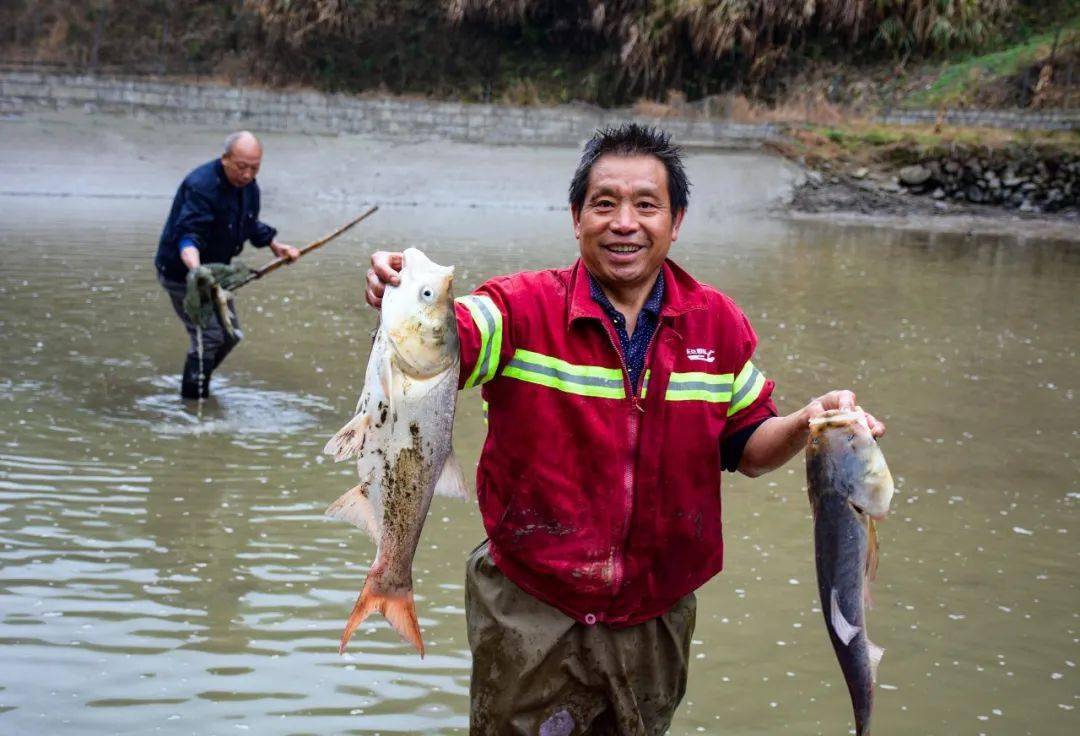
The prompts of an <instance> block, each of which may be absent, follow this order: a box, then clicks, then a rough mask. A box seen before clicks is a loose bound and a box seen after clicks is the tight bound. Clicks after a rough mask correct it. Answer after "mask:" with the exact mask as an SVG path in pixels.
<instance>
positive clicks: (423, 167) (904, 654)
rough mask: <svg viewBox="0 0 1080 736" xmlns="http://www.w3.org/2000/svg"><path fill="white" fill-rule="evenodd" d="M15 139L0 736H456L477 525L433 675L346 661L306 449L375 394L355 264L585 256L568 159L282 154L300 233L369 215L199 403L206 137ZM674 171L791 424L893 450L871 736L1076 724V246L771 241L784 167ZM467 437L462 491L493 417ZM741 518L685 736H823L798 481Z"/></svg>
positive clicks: (491, 262)
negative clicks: (255, 735) (569, 193)
mask: <svg viewBox="0 0 1080 736" xmlns="http://www.w3.org/2000/svg"><path fill="white" fill-rule="evenodd" d="M0 131H2V132H3V135H2V136H0V141H2V142H0V162H3V166H2V167H0V192H2V193H0V332H2V335H3V340H2V342H0V358H2V360H3V365H4V371H3V372H2V373H0V407H2V410H3V416H4V420H5V421H4V422H3V423H2V424H0V733H4V734H7V733H13V734H22V733H65V734H68V733H71V734H82V733H88V734H89V733H93V734H99V733H167V734H225V733H234V732H237V731H247V730H251V731H259V732H264V733H266V732H269V733H283V734H284V733H447V734H449V733H464V732H465V730H466V728H467V720H468V699H467V692H468V671H469V653H468V647H467V645H466V641H465V623H464V612H463V600H462V597H463V586H462V583H463V579H464V558H465V556H466V554H467V553H468V551H469V550H470V549H471V548H472V547H473V546H474V545H475V544H477V543H478V542H479V541H481V539H482V537H483V533H482V529H481V525H480V521H479V515H478V512H477V510H476V509H475V506H474V505H473V504H463V503H455V502H452V501H447V500H445V499H436V501H435V503H434V505H433V509H432V513H431V517H430V519H429V521H428V526H427V528H426V530H425V535H424V537H423V539H422V540H421V548H420V550H419V553H418V558H417V562H416V588H417V604H418V606H417V607H418V610H419V613H420V616H421V625H422V627H423V629H424V637H425V642H426V644H427V647H428V655H427V657H426V658H425V659H423V660H420V659H419V658H418V657H417V656H416V655H415V653H414V652H413V651H412V649H411V648H410V647H409V646H408V645H407V644H404V643H403V642H401V641H400V640H399V639H398V637H397V636H396V635H395V634H394V633H393V632H392V631H390V630H389V629H388V628H387V626H386V625H385V624H384V623H383V621H382V620H373V621H371V622H369V623H366V624H365V625H364V626H363V627H361V629H360V631H359V632H358V635H357V637H356V638H355V639H354V640H353V644H352V645H351V646H350V650H349V653H348V654H347V655H345V656H344V657H339V656H338V654H337V639H338V636H339V634H340V629H341V626H342V624H343V622H344V619H345V616H346V615H347V613H348V611H349V609H350V607H351V605H352V602H353V600H354V599H355V595H356V591H357V590H358V588H359V586H360V585H361V583H362V581H363V578H364V573H365V570H366V565H367V564H368V562H369V561H370V560H371V558H372V556H373V549H372V545H371V544H370V543H369V542H368V541H367V540H366V538H365V537H363V535H362V533H361V532H359V531H358V530H355V529H351V528H348V527H346V526H345V525H343V524H340V523H338V522H333V521H329V520H326V519H324V518H323V517H322V509H323V508H325V506H326V505H327V504H328V503H329V502H330V501H332V500H333V499H334V498H336V497H337V496H338V495H339V494H340V493H341V492H342V491H343V490H345V489H346V488H348V487H350V486H351V485H352V483H353V472H354V471H353V470H352V468H351V467H350V466H349V465H348V464H342V465H334V464H333V463H331V462H329V461H328V460H327V459H326V458H324V457H323V456H322V455H321V454H320V449H321V447H322V445H323V444H324V442H325V440H326V439H327V437H328V436H329V435H330V434H332V433H333V432H334V431H336V429H337V428H338V427H339V426H340V425H341V424H343V423H344V422H345V421H346V420H347V419H348V417H349V416H350V413H351V409H352V407H353V404H354V402H355V399H356V395H357V393H358V391H359V389H360V385H361V383H362V380H363V369H364V364H365V360H366V351H367V345H368V340H369V335H370V331H371V329H372V327H373V326H374V323H375V316H374V314H373V313H372V312H371V311H370V310H368V309H366V308H364V307H363V306H362V305H361V285H360V278H361V273H362V264H363V262H364V261H365V259H366V254H367V253H369V252H370V251H371V250H373V249H375V248H401V247H405V246H408V245H414V246H418V247H421V248H423V249H425V250H426V251H427V252H428V253H429V254H430V255H431V256H432V257H433V258H434V259H435V260H436V261H439V262H444V263H453V264H455V265H456V266H457V267H458V277H457V283H458V284H459V285H460V286H461V287H462V288H471V287H472V286H474V285H476V284H478V283H479V282H481V281H482V280H483V279H485V278H487V277H489V276H492V275H496V274H500V273H506V272H509V271H515V270H521V269H526V268H538V267H545V266H556V265H562V264H565V263H568V262H569V261H570V260H571V259H572V258H573V256H574V253H575V246H574V243H573V240H572V239H571V237H570V227H569V215H568V213H567V212H566V211H565V210H564V209H562V202H563V198H564V192H565V186H566V183H567V181H568V178H569V175H570V172H571V169H572V167H573V164H574V160H575V152H574V151H572V150H569V149H558V148H550V149H524V148H481V147H472V146H464V145H451V144H446V143H430V142H423V141H417V142H410V143H407V144H402V143H400V142H379V141H364V140H358V139H352V138H340V139H338V138H328V137H321V138H320V137H299V136H298V137H286V136H270V137H268V138H267V141H266V143H267V156H266V160H265V162H264V171H263V173H262V175H261V176H260V181H261V182H262V183H263V189H264V214H265V219H267V220H268V221H270V222H272V223H273V224H275V225H277V226H278V227H279V228H280V229H281V236H282V237H283V238H285V239H287V240H289V241H290V242H294V243H297V244H299V243H300V242H302V241H304V240H309V239H314V238H315V237H317V236H319V235H321V234H322V233H324V232H327V231H330V230H332V229H333V228H334V227H336V226H337V225H338V224H340V223H341V222H344V221H346V220H347V219H349V218H350V217H351V216H354V214H355V213H357V212H359V211H360V209H361V208H362V207H363V206H364V205H366V204H367V203H370V202H375V203H379V204H380V205H381V206H382V210H381V211H380V212H379V213H378V214H377V215H376V216H375V217H373V218H371V219H370V220H368V221H367V222H365V223H363V224H362V225H361V226H359V227H358V228H357V229H356V230H355V231H354V232H353V233H350V234H349V235H348V236H346V237H345V238H343V239H342V240H341V241H339V242H336V243H334V244H333V245H330V246H327V247H326V248H325V249H324V250H323V251H320V253H319V254H318V255H317V256H315V257H313V258H311V259H309V260H305V261H304V262H302V263H300V264H298V265H296V266H293V267H290V268H289V269H286V270H284V271H282V272H280V273H278V274H275V275H274V276H273V277H272V278H271V279H267V280H266V281H264V282H260V283H256V284H253V285H252V286H250V287H247V288H245V289H244V290H243V291H242V292H241V293H240V295H239V297H238V300H239V301H238V305H239V311H240V312H241V319H242V320H243V323H244V326H245V334H246V335H247V339H246V341H245V342H244V343H243V344H242V345H241V346H240V347H238V348H237V350H236V351H235V352H234V353H233V354H232V355H231V356H230V357H229V360H228V361H227V362H226V364H225V366H224V368H223V369H222V371H221V372H220V373H219V375H217V376H215V378H214V386H213V390H214V392H215V397H214V398H213V399H211V400H209V401H208V402H205V403H204V404H203V406H202V407H201V409H195V408H192V407H186V406H184V405H183V404H182V403H181V401H180V400H179V398H178V396H177V388H178V375H177V374H178V373H179V370H180V368H181V365H182V362H183V351H184V349H185V345H186V337H185V336H184V334H183V330H182V328H181V327H180V325H179V323H178V321H177V320H176V318H175V316H174V315H173V314H172V311H171V308H170V306H169V304H168V300H167V298H166V296H165V294H164V293H163V292H162V290H161V289H160V287H159V286H158V285H157V283H156V282H155V280H154V277H153V268H152V265H151V261H152V256H153V250H154V247H155V245H156V240H157V235H158V233H159V231H160V227H161V223H162V221H163V218H164V216H165V214H166V212H167V209H168V204H169V198H170V197H171V195H172V190H173V187H174V186H175V184H176V182H177V181H178V180H179V178H180V177H181V176H182V175H183V173H184V172H185V171H186V170H187V169H188V168H190V167H192V166H194V165H196V164H198V163H200V162H201V161H202V160H205V159H207V158H210V157H211V156H212V155H213V154H214V150H215V147H216V145H217V141H218V139H219V138H220V137H222V134H223V132H222V131H216V130H215V131H210V130H202V129H181V128H162V127H161V126H153V125H151V124H149V123H140V122H132V121H122V120H117V119H114V118H107V117H88V118H78V117H76V118H65V119H49V120H46V121H44V123H41V124H37V123H34V122H33V121H27V120H11V121H3V122H0ZM689 166H690V174H691V178H692V179H693V181H694V182H695V189H694V192H693V195H692V206H691V212H690V216H689V217H688V221H687V223H686V226H685V227H684V230H683V234H682V237H680V239H679V241H678V243H677V244H676V245H675V248H674V250H673V252H672V254H673V257H675V258H676V260H678V261H679V262H680V263H681V264H682V265H684V266H685V267H686V268H688V269H689V270H690V271H691V272H692V273H694V274H695V275H696V276H698V277H699V278H700V279H702V280H705V281H708V282H711V283H714V284H716V285H717V286H719V287H720V288H722V289H724V290H725V291H727V292H728V293H729V294H731V295H732V296H733V297H734V298H736V300H738V301H739V302H740V304H742V305H743V307H744V308H745V309H746V311H747V313H748V314H749V315H750V317H751V319H752V321H753V323H754V325H755V328H756V329H757V331H758V333H759V335H760V337H761V345H760V349H759V353H758V357H757V358H756V359H755V363H756V364H759V365H760V366H761V367H762V368H763V369H764V370H765V371H766V373H767V375H769V376H770V377H772V378H774V379H776V380H777V382H778V391H777V400H778V403H779V404H780V406H781V408H782V409H784V410H794V409H795V408H797V407H798V406H800V405H801V404H803V403H805V401H806V400H807V399H809V398H810V397H811V396H813V395H816V394H818V393H821V392H823V391H824V390H826V389H828V388H832V387H842V386H847V387H851V388H853V389H854V390H856V391H857V392H858V395H859V398H860V401H861V402H862V403H863V404H864V405H865V406H866V407H867V408H869V409H870V410H872V411H874V412H875V413H876V414H877V415H878V416H879V417H880V418H882V419H883V420H884V421H886V422H887V423H888V425H889V434H888V437H887V438H886V440H885V441H884V443H883V447H884V449H885V452H886V456H887V457H888V459H889V462H890V465H891V467H892V469H893V473H894V475H895V476H897V479H898V481H899V493H898V495H897V496H896V498H895V500H894V513H893V514H892V515H891V516H890V517H889V519H888V520H887V521H885V522H884V523H882V524H881V525H880V526H879V533H880V538H881V543H882V560H881V564H880V568H879V580H878V583H877V584H876V586H875V589H874V590H875V599H876V609H875V610H874V611H873V612H872V613H871V616H870V629H871V635H872V637H873V639H874V640H875V641H876V642H877V643H878V644H880V645H882V646H884V647H885V649H886V654H885V659H884V661H883V663H882V665H881V672H880V676H881V683H880V687H879V689H878V695H877V705H876V712H875V724H876V727H877V731H878V732H880V733H919V734H1036V733H1037V734H1066V733H1074V732H1076V731H1077V729H1078V727H1080V721H1078V715H1077V710H1076V709H1077V707H1080V686H1078V680H1077V671H1076V662H1077V661H1078V660H1080V648H1078V646H1077V645H1078V636H1080V634H1078V627H1080V597H1078V595H1077V577H1076V572H1075V571H1076V568H1077V563H1078V562H1080V559H1078V558H1080V542H1078V541H1077V535H1078V534H1080V529H1078V526H1077V520H1078V504H1080V485H1078V483H1077V478H1078V474H1077V470H1078V468H1077V441H1078V439H1080V426H1078V423H1077V412H1076V404H1075V399H1076V395H1075V394H1076V391H1077V384H1076V378H1077V375H1078V371H1077V368H1078V362H1077V349H1078V340H1077V337H1078V332H1077V320H1076V309H1075V304H1076V298H1077V287H1078V285H1080V245H1078V244H1077V242H1076V241H1072V242H1069V241H1065V240H1051V239H1030V238H1024V237H1022V235H1015V234H1014V235H1007V236H995V235H978V236H972V237H969V236H966V235H964V234H963V233H958V234H951V233H942V232H937V233H935V232H931V231H927V230H919V229H906V230H903V231H901V230H896V229H892V228H871V227H858V226H850V225H847V226H837V225H833V224H830V223H828V222H803V223H795V222H790V221H786V220H783V219H781V218H779V217H777V216H775V215H770V214H768V213H767V212H766V211H764V210H763V208H762V204H763V203H768V202H773V201H775V198H776V197H778V196H780V194H781V193H782V192H783V191H784V189H785V188H786V186H787V184H788V182H789V181H790V179H791V177H792V176H793V172H792V171H790V170H789V169H788V168H787V167H786V166H784V165H782V164H780V163H778V162H776V161H775V160H772V159H768V158H764V157H761V156H757V155H753V154H726V155H709V154H703V153H694V154H692V155H691V157H690V159H689ZM264 257H265V256H264V254H263V253H251V252H250V251H248V252H246V253H245V258H246V259H247V260H248V262H249V263H250V264H258V263H261V262H262V260H263V258H264ZM458 414H459V416H458V423H457V429H456V433H455V442H456V446H457V449H458V452H459V454H460V455H461V457H462V459H463V463H464V464H465V465H466V467H468V466H470V465H471V464H472V463H474V462H475V460H476V457H477V455H478V453H479V448H480V443H481V441H482V438H483V432H484V429H483V424H482V421H481V418H480V407H479V398H478V396H477V395H475V394H473V393H465V394H462V396H461V401H460V405H459V412H458ZM724 490H725V521H726V530H727V536H726V554H727V568H728V569H727V570H725V572H724V573H722V574H721V575H719V576H718V577H717V578H716V579H714V580H713V581H712V582H710V583H709V584H707V585H706V586H705V587H704V588H703V589H702V590H701V591H700V592H699V614H698V627H697V631H696V633H695V636H694V644H693V660H692V664H691V671H690V685H689V690H688V693H687V697H686V700H685V701H684V703H683V705H682V707H681V708H680V710H679V713H678V717H677V719H676V722H675V724H674V726H673V728H672V733H673V734H695V733H725V734H771V733H792V734H808V733H810V734H835V733H843V732H845V731H846V730H847V729H848V728H850V727H851V721H850V706H849V704H848V700H847V693H846V691H845V688H844V685H843V679H842V677H841V675H840V672H839V669H838V667H837V665H836V663H835V660H834V658H833V655H832V652H831V650H830V648H829V645H828V641H827V637H826V633H825V631H824V624H823V622H822V620H821V615H820V611H819V610H818V606H817V600H816V591H815V586H814V577H813V558H812V550H811V542H810V519H809V507H808V504H807V502H806V497H805V491H804V483H803V477H802V466H801V463H800V461H798V460H796V461H793V462H792V463H790V464H789V465H788V466H787V467H785V468H783V469H781V470H779V471H777V472H774V473H772V474H770V475H768V476H765V477H763V478H760V479H756V480H749V479H745V478H741V477H735V476H730V477H726V478H725V486H724Z"/></svg>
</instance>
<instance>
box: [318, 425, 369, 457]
mask: <svg viewBox="0 0 1080 736" xmlns="http://www.w3.org/2000/svg"><path fill="white" fill-rule="evenodd" d="M370 427H371V415H370V414H367V413H363V414H357V415H356V416H355V417H353V418H352V419H351V420H349V423H348V424H346V425H345V426H344V427H342V428H341V429H339V430H338V431H337V434H335V435H334V436H333V437H331V438H330V441H329V442H327V443H326V446H325V447H323V452H324V453H326V454H327V455H333V456H334V462H336V463H340V462H341V461H342V460H348V459H349V458H351V457H356V456H357V455H358V454H360V451H361V450H363V449H364V443H365V442H366V441H367V433H368V429H369V428H370Z"/></svg>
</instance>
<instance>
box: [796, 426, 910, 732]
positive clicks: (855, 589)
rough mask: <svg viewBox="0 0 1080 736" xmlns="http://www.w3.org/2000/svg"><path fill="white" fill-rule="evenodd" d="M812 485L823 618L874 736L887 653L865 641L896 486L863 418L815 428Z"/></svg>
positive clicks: (859, 719)
mask: <svg viewBox="0 0 1080 736" xmlns="http://www.w3.org/2000/svg"><path fill="white" fill-rule="evenodd" d="M806 480H807V491H808V492H809V495H810V505H811V507H812V508H813V512H814V559H815V564H816V567H817V581H818V594H819V595H820V596H821V610H822V612H823V613H824V616H825V624H826V628H827V629H828V632H829V639H830V641H831V642H832V646H833V651H835V652H836V658H837V660H838V661H839V662H840V669H841V670H842V671H843V673H844V680H845V681H846V682H847V686H848V692H849V693H850V695H851V704H852V708H853V710H854V713H855V731H856V734H858V736H863V734H869V733H870V716H871V712H872V710H873V706H874V683H875V681H876V680H877V667H878V663H879V662H880V661H881V655H882V653H883V651H884V650H883V649H882V648H881V647H879V646H877V645H876V644H874V643H873V642H872V641H870V639H869V638H868V637H867V634H866V607H867V602H868V600H869V581H870V580H873V579H874V576H875V575H876V572H877V560H878V542H877V530H876V528H875V526H874V521H875V519H878V520H880V519H881V518H883V517H884V516H885V514H887V513H888V511H889V503H890V501H891V499H892V495H893V480H892V475H891V474H890V473H889V467H888V465H886V464H885V456H884V455H882V454H881V449H880V448H879V447H878V444H877V442H876V441H875V440H874V438H873V436H872V435H871V434H870V428H869V427H868V426H867V423H866V419H865V418H864V416H863V414H862V412H861V411H827V412H825V413H824V414H823V415H821V416H820V417H817V418H815V419H812V420H811V421H810V441H809V445H808V446H807V449H806Z"/></svg>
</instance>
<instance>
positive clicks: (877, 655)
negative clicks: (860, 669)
mask: <svg viewBox="0 0 1080 736" xmlns="http://www.w3.org/2000/svg"><path fill="white" fill-rule="evenodd" d="M866 649H867V651H868V652H869V654H870V679H871V680H873V681H874V682H875V683H876V682H877V668H878V665H879V664H881V657H882V655H884V654H885V650H884V649H882V648H881V647H879V646H878V645H877V644H875V643H874V642H872V641H870V640H869V639H867V640H866Z"/></svg>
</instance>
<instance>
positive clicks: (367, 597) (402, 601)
mask: <svg viewBox="0 0 1080 736" xmlns="http://www.w3.org/2000/svg"><path fill="white" fill-rule="evenodd" d="M372 587H373V586H372V584H371V578H370V577H369V578H368V579H367V582H365V583H364V589H363V590H362V591H361V592H360V597H359V598H357V599H356V604H355V605H354V606H353V610H352V613H350V614H349V620H348V621H346V622H345V631H344V632H342V634H341V644H340V645H339V646H338V653H339V654H344V653H345V647H346V646H347V645H348V643H349V639H351V638H352V635H353V632H354V631H356V627H357V626H359V625H360V624H362V623H363V622H364V619H366V618H367V617H368V616H370V615H371V612H372V611H379V612H380V613H381V614H382V615H383V616H385V617H386V620H387V621H389V622H390V625H391V626H393V627H394V630H395V631H397V632H398V634H400V635H401V638H403V639H404V640H405V641H407V642H409V643H410V644H412V645H413V646H414V647H416V651H418V652H420V658H421V659H423V657H424V640H423V639H422V638H421V636H420V623H419V622H418V621H417V620H416V604H415V603H414V602H413V592H412V590H407V591H405V592H404V593H401V594H395V595H385V594H380V593H376V592H374V590H372Z"/></svg>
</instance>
